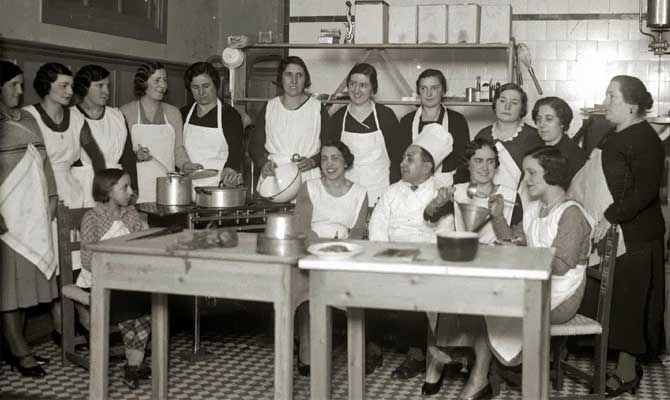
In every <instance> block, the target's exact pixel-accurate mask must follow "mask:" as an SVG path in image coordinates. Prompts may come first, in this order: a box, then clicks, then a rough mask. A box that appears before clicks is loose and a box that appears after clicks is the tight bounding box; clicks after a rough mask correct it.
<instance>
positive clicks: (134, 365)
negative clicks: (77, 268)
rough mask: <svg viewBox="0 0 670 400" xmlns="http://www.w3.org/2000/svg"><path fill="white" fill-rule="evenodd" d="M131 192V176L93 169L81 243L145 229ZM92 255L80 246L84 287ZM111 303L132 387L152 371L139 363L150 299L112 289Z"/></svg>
mask: <svg viewBox="0 0 670 400" xmlns="http://www.w3.org/2000/svg"><path fill="white" fill-rule="evenodd" d="M132 194H133V190H132V189H131V188H130V176H129V175H128V174H127V173H125V172H124V171H122V170H120V169H104V170H101V171H99V172H98V173H96V174H95V178H94V179H93V199H94V200H95V201H96V206H95V207H94V208H93V209H92V210H90V211H88V212H87V213H86V214H84V218H83V219H82V221H81V228H80V229H81V244H82V245H84V244H86V243H92V242H97V241H100V240H105V239H111V238H114V237H117V236H122V235H127V234H129V233H131V232H137V231H140V230H143V229H145V228H146V227H145V225H144V223H143V222H142V221H141V220H140V216H139V214H138V213H137V210H136V209H135V207H133V206H129V205H128V203H129V201H130V197H131V195H132ZM92 256H93V253H92V252H91V251H88V250H83V246H82V251H81V264H82V271H81V273H80V275H79V277H78V278H77V286H79V287H81V288H84V289H85V290H90V287H91V258H92ZM110 304H111V316H110V320H111V322H112V323H115V324H117V326H118V327H119V330H120V331H121V335H122V338H123V344H124V346H125V350H126V360H127V364H126V366H125V367H124V379H123V380H124V383H125V384H126V385H127V386H128V387H130V388H131V389H135V388H137V387H138V386H139V380H140V379H147V378H149V377H150V375H151V370H150V369H149V367H143V366H142V361H143V360H144V349H145V348H146V345H147V342H148V340H149V334H150V333H151V315H150V299H149V297H148V295H147V294H143V293H138V292H127V291H112V293H111V300H110ZM84 325H85V326H86V327H88V326H87V325H86V324H84Z"/></svg>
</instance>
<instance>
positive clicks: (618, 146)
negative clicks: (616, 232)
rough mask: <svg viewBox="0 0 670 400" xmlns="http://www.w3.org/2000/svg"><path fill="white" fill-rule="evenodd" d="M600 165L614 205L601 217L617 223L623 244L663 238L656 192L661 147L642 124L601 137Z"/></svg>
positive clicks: (659, 170) (660, 171)
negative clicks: (621, 231) (619, 226)
mask: <svg viewBox="0 0 670 400" xmlns="http://www.w3.org/2000/svg"><path fill="white" fill-rule="evenodd" d="M600 147H601V148H602V151H603V153H602V163H603V165H602V166H603V172H604V173H605V179H606V180H607V186H608V188H609V190H610V193H612V197H613V198H614V202H613V203H612V205H610V206H609V207H608V208H607V210H605V218H607V220H608V221H609V222H611V223H613V224H620V225H621V228H622V229H623V235H624V239H625V241H626V243H642V242H649V241H652V240H655V239H659V238H661V239H662V238H663V235H664V233H665V225H664V219H663V214H662V213H661V203H660V199H659V189H660V186H661V178H662V176H663V158H664V156H665V154H664V152H663V145H662V143H661V139H660V138H659V137H658V134H657V133H656V131H654V129H653V128H652V127H651V125H649V123H647V122H646V121H643V122H639V123H637V124H634V125H631V126H629V127H628V128H626V129H624V130H622V131H621V132H611V133H609V134H608V135H607V136H605V138H604V140H603V143H601V145H600Z"/></svg>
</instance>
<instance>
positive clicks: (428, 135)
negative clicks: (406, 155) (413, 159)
mask: <svg viewBox="0 0 670 400" xmlns="http://www.w3.org/2000/svg"><path fill="white" fill-rule="evenodd" d="M412 144H415V145H417V146H419V147H421V148H423V149H424V150H426V151H427V152H428V153H429V154H430V155H431V156H432V157H433V161H434V162H435V167H436V168H437V166H438V165H440V164H442V161H444V159H445V158H446V157H447V156H448V155H449V154H450V153H451V151H452V150H453V148H454V138H453V137H452V136H451V133H449V131H447V130H446V129H445V127H444V126H442V125H440V124H437V123H435V124H428V125H426V126H425V127H424V128H423V130H422V131H421V133H420V134H419V135H418V136H417V137H416V139H414V143H412Z"/></svg>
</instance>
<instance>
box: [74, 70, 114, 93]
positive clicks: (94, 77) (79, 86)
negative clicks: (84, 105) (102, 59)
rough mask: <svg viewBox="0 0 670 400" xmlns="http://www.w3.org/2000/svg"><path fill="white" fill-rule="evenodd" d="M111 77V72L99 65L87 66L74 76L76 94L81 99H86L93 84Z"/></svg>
mask: <svg viewBox="0 0 670 400" xmlns="http://www.w3.org/2000/svg"><path fill="white" fill-rule="evenodd" d="M108 76H109V71H108V70H106V69H105V68H103V67H101V66H99V65H94V64H90V65H85V66H83V67H81V68H80V69H79V71H77V73H76V74H75V75H74V86H73V90H74V94H75V95H77V97H79V98H80V99H83V98H84V97H86V94H87V93H88V88H90V87H91V83H92V82H98V81H101V80H103V79H105V78H107V77H108Z"/></svg>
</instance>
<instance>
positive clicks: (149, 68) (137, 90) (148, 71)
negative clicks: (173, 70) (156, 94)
mask: <svg viewBox="0 0 670 400" xmlns="http://www.w3.org/2000/svg"><path fill="white" fill-rule="evenodd" d="M159 69H165V66H164V65H163V64H161V63H159V62H158V61H147V62H145V63H142V64H141V65H140V66H139V67H137V71H136V72H135V77H134V78H133V94H134V95H135V97H137V98H138V99H139V98H140V97H142V96H144V95H145V94H146V93H147V87H149V86H148V85H147V82H148V81H149V78H151V75H153V74H154V73H155V72H156V71H158V70H159Z"/></svg>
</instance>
